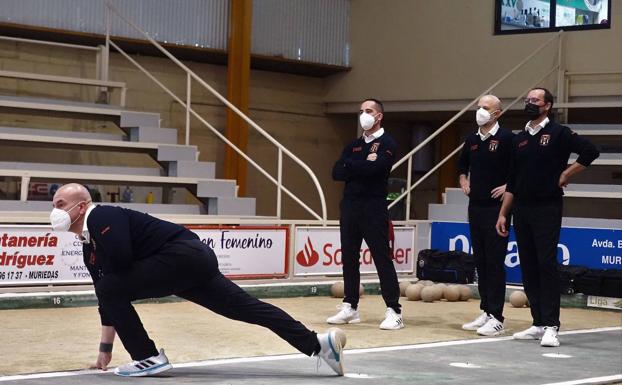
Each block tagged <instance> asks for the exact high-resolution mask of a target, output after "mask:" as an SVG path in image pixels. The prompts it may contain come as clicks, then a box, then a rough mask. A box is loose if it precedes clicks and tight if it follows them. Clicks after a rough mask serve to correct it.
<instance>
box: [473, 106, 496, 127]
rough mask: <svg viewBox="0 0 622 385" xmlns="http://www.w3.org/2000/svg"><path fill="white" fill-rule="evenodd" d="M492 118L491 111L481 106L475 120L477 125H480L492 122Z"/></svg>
mask: <svg viewBox="0 0 622 385" xmlns="http://www.w3.org/2000/svg"><path fill="white" fill-rule="evenodd" d="M490 119H492V116H491V115H490V112H488V111H486V110H485V109H484V108H483V107H480V108H479V109H478V110H477V112H475V121H477V125H478V126H480V127H481V126H484V125H486V124H487V123H488V122H490Z"/></svg>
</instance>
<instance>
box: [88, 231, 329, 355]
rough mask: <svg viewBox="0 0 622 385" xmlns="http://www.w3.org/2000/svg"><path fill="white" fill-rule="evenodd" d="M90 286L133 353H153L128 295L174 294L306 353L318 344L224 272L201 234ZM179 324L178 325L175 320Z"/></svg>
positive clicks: (296, 323) (312, 334) (314, 337)
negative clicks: (265, 331)
mask: <svg viewBox="0 0 622 385" xmlns="http://www.w3.org/2000/svg"><path fill="white" fill-rule="evenodd" d="M95 292H96V294H97V299H98V300H99V306H100V311H103V312H104V313H105V315H106V316H107V317H108V319H110V320H111V322H112V324H113V326H114V327H115V329H116V332H117V334H118V336H119V338H120V339H121V342H122V343H123V346H124V347H125V349H126V350H127V351H128V353H129V354H130V356H131V357H132V359H134V360H142V359H145V358H147V357H151V356H154V355H157V354H158V351H157V349H156V346H155V344H154V342H153V341H152V340H151V339H150V338H149V336H148V335H147V332H146V331H145V328H144V327H143V325H142V323H141V321H140V318H139V317H138V314H137V313H136V311H135V309H134V307H133V306H132V304H131V301H134V300H137V299H144V298H159V297H164V296H168V295H177V296H179V297H182V298H185V299H187V300H188V301H192V302H194V303H196V304H198V305H201V306H203V307H205V308H207V309H209V310H211V311H213V312H215V313H218V314H220V315H223V316H225V317H227V318H231V319H234V320H238V321H242V322H247V323H252V324H256V325H260V326H263V327H266V328H268V329H270V330H272V331H273V332H274V333H276V334H277V335H278V336H279V337H281V338H283V339H284V340H285V341H287V342H289V343H290V344H291V345H292V346H294V347H295V348H296V349H298V350H299V351H301V352H302V353H305V354H307V355H312V354H313V353H314V352H316V351H317V350H318V347H319V343H318V340H317V335H316V333H315V332H313V331H311V330H309V329H307V328H306V327H305V326H304V325H303V324H302V323H300V322H299V321H296V320H295V319H293V318H292V317H291V316H289V315H288V314H287V313H285V312H284V311H283V310H281V309H279V308H277V307H276V306H273V305H271V304H268V303H265V302H262V301H260V300H258V299H256V298H254V297H252V296H251V295H249V294H248V293H246V292H245V291H244V290H242V289H241V288H240V287H239V286H237V285H236V284H235V283H233V282H231V281H230V280H229V279H227V278H226V277H224V276H223V275H222V274H221V273H220V271H219V269H218V261H217V259H216V255H215V254H214V251H213V250H212V249H210V248H209V247H208V246H206V245H204V244H203V243H202V242H201V241H200V240H185V241H174V242H170V243H168V244H166V245H165V246H164V247H163V248H162V249H161V250H160V251H159V252H158V253H157V254H155V255H153V256H151V257H149V258H146V259H143V260H140V261H137V262H135V263H134V264H133V265H132V267H131V268H130V269H129V270H126V271H123V272H118V273H112V274H106V275H105V276H104V277H103V278H102V279H100V280H99V281H98V282H97V284H96V286H95ZM175 326H176V327H183V325H175Z"/></svg>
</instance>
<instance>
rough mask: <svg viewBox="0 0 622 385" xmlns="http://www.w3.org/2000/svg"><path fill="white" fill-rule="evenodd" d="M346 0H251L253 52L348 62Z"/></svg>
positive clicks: (317, 60)
mask: <svg viewBox="0 0 622 385" xmlns="http://www.w3.org/2000/svg"><path fill="white" fill-rule="evenodd" d="M349 20H350V1H349V0H253V46H252V47H253V48H252V51H253V53H256V54H261V55H268V56H283V57H285V58H288V59H296V60H303V61H309V62H315V63H325V64H336V65H343V66H347V65H348V48H349Z"/></svg>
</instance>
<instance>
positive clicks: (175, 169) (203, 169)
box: [168, 160, 216, 179]
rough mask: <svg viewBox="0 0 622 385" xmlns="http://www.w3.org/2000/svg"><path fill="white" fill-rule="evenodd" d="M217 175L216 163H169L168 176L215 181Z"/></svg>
mask: <svg viewBox="0 0 622 385" xmlns="http://www.w3.org/2000/svg"><path fill="white" fill-rule="evenodd" d="M215 175H216V164H215V163H214V162H196V161H191V160H178V161H173V162H169V163H168V176H183V177H194V178H205V179H214V177H215Z"/></svg>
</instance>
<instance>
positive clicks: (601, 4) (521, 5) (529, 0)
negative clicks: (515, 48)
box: [495, 0, 611, 34]
mask: <svg viewBox="0 0 622 385" xmlns="http://www.w3.org/2000/svg"><path fill="white" fill-rule="evenodd" d="M495 11H496V17H495V33H497V34H512V33H528V32H551V31H559V30H560V29H563V30H580V29H599V28H610V26H611V23H610V18H611V0H496V7H495Z"/></svg>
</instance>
